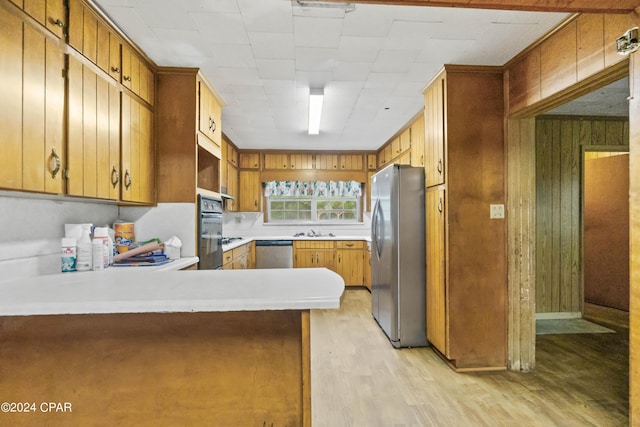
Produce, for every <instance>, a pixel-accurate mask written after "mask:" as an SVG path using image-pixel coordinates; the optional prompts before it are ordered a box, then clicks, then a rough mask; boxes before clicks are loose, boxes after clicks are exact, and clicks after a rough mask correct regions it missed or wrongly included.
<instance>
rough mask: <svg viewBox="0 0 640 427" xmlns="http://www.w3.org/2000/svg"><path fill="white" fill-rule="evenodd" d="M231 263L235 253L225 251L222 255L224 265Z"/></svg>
mask: <svg viewBox="0 0 640 427" xmlns="http://www.w3.org/2000/svg"><path fill="white" fill-rule="evenodd" d="M231 261H233V251H232V250H231V251H225V252H223V254H222V264H223V265H224V264H229V263H230V262H231Z"/></svg>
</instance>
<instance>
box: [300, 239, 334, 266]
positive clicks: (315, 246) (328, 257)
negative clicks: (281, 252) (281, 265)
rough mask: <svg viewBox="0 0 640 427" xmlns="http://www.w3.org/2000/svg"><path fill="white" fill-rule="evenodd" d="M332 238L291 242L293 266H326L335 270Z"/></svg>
mask: <svg viewBox="0 0 640 427" xmlns="http://www.w3.org/2000/svg"><path fill="white" fill-rule="evenodd" d="M335 261H336V251H335V242H334V241H333V240H297V241H295V242H293V267H294V268H328V269H329V270H332V271H336V267H335V266H336V262H335Z"/></svg>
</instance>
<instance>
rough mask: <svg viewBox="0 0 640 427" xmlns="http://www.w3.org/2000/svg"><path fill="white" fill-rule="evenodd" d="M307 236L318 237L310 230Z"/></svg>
mask: <svg viewBox="0 0 640 427" xmlns="http://www.w3.org/2000/svg"><path fill="white" fill-rule="evenodd" d="M307 236H309V237H318V236H320V235H319V234H317V233H316V232H315V231H314V230H313V229H311V231H310V232H309V233H308V234H307Z"/></svg>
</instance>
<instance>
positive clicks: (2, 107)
mask: <svg viewBox="0 0 640 427" xmlns="http://www.w3.org/2000/svg"><path fill="white" fill-rule="evenodd" d="M22 26H23V24H22V21H21V20H20V19H19V18H17V17H16V16H14V15H13V14H10V13H0V89H1V91H2V102H0V135H2V138H1V140H2V155H0V187H2V188H10V189H20V188H21V187H22V75H23V69H22V54H23V52H22V37H23V35H22Z"/></svg>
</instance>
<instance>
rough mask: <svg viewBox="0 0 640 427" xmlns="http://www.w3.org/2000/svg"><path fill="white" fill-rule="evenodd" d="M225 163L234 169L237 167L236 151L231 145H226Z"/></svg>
mask: <svg viewBox="0 0 640 427" xmlns="http://www.w3.org/2000/svg"><path fill="white" fill-rule="evenodd" d="M227 161H228V162H229V163H231V164H232V165H233V166H235V167H236V168H237V167H238V164H239V161H238V149H237V148H236V146H235V145H233V144H231V143H229V144H227Z"/></svg>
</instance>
